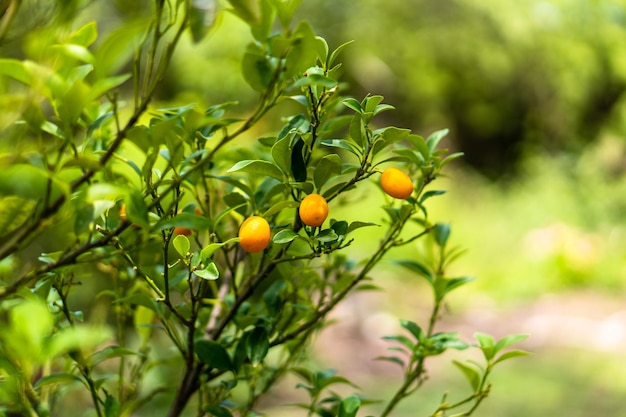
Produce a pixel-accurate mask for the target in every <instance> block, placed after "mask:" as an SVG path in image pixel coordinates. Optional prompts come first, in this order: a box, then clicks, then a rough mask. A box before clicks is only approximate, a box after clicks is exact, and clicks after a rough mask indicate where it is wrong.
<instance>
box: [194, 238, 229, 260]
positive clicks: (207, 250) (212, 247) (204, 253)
mask: <svg viewBox="0 0 626 417" xmlns="http://www.w3.org/2000/svg"><path fill="white" fill-rule="evenodd" d="M237 241H238V238H236V237H234V238H231V239H228V240H227V241H225V242H222V243H211V244H209V245H207V246H205V247H204V248H202V250H201V251H200V262H202V263H204V264H206V263H208V262H210V261H211V257H212V256H213V254H214V253H215V251H216V250H218V249H220V248H221V247H222V246H224V245H228V244H230V243H235V242H237Z"/></svg>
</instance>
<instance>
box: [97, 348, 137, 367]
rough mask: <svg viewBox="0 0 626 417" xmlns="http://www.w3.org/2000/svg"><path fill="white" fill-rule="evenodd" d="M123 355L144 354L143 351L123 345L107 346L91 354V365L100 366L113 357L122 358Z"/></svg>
mask: <svg viewBox="0 0 626 417" xmlns="http://www.w3.org/2000/svg"><path fill="white" fill-rule="evenodd" d="M123 356H142V355H141V353H139V352H136V351H134V350H131V349H127V348H124V347H121V346H107V347H105V348H104V349H102V350H99V351H97V352H94V353H93V354H92V355H91V356H89V359H88V361H89V364H90V366H92V367H94V366H98V365H99V364H101V363H102V362H104V361H106V360H108V359H113V358H121V357H123Z"/></svg>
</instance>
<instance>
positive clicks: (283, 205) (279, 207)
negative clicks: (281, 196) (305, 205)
mask: <svg viewBox="0 0 626 417" xmlns="http://www.w3.org/2000/svg"><path fill="white" fill-rule="evenodd" d="M299 205H300V203H298V202H297V201H293V200H287V201H281V202H279V203H276V204H274V205H273V206H272V207H270V208H269V209H268V210H267V211H266V212H265V213H263V215H262V216H261V217H264V218H266V219H267V218H269V217H270V216H273V215H274V214H276V213H280V212H281V211H283V210H284V209H287V208H295V207H298V206H299Z"/></svg>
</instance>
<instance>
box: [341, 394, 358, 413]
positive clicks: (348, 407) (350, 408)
mask: <svg viewBox="0 0 626 417" xmlns="http://www.w3.org/2000/svg"><path fill="white" fill-rule="evenodd" d="M359 407H361V398H360V397H359V396H358V395H350V396H349V397H346V398H344V399H343V400H341V407H340V408H339V415H338V417H355V416H356V413H357V412H358V411H359Z"/></svg>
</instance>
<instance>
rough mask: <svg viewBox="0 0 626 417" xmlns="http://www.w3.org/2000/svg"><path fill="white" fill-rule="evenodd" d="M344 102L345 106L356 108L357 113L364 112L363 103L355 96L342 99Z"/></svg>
mask: <svg viewBox="0 0 626 417" xmlns="http://www.w3.org/2000/svg"><path fill="white" fill-rule="evenodd" d="M342 103H343V105H344V106H346V107H348V108H350V109H352V110H354V111H355V112H357V113H362V112H363V109H361V103H359V102H358V101H357V100H356V99H354V98H351V97H350V98H345V99H343V100H342Z"/></svg>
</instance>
